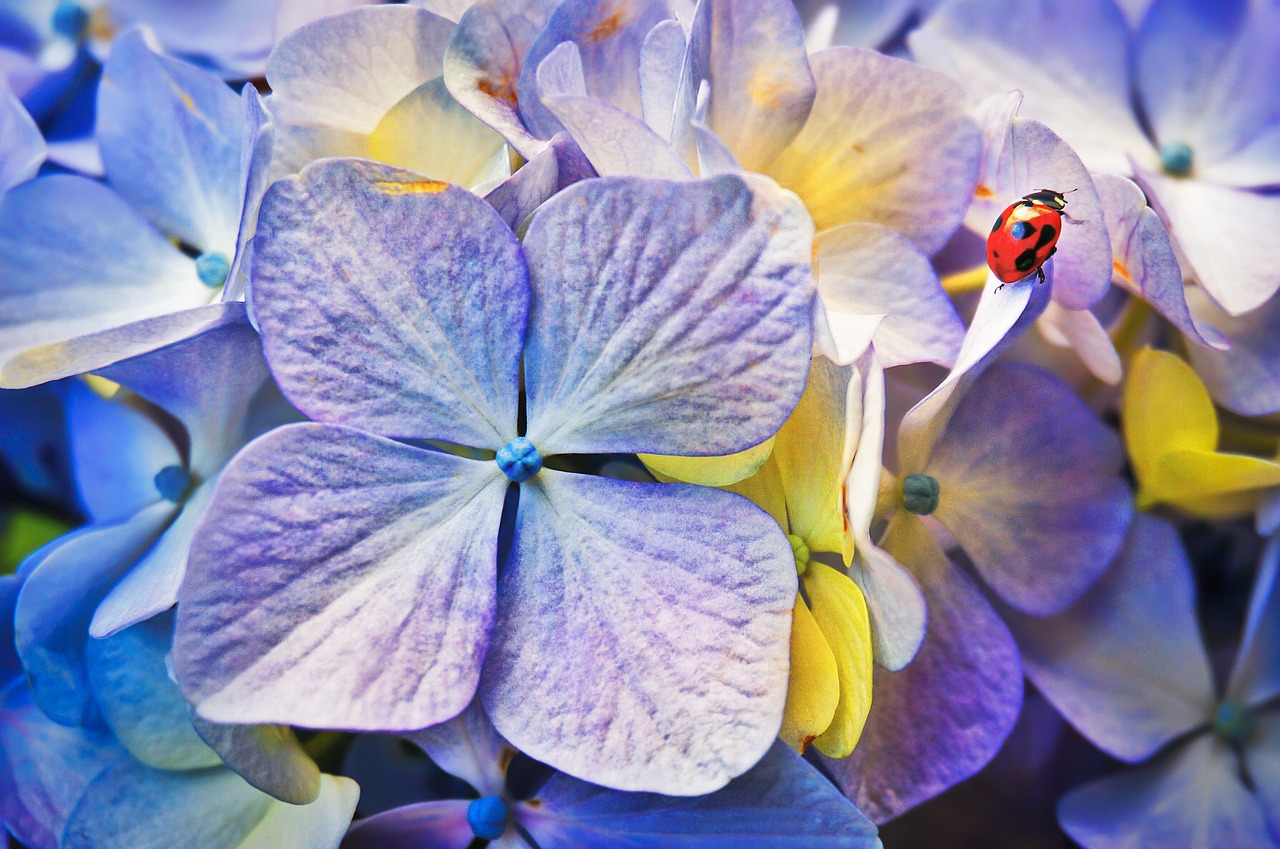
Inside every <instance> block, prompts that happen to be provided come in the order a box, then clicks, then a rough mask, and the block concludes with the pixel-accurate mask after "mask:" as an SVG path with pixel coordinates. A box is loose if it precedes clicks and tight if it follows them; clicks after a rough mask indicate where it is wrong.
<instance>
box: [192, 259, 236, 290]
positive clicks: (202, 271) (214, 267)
mask: <svg viewBox="0 0 1280 849" xmlns="http://www.w3.org/2000/svg"><path fill="white" fill-rule="evenodd" d="M230 273H231V260H229V259H227V256H226V254H219V253H207V254H200V256H198V257H196V274H197V275H199V277H200V282H201V283H203V284H204V285H206V286H208V287H209V288H210V289H216V288H218V287H219V286H221V285H222V284H223V283H226V282H227V275H228V274H230Z"/></svg>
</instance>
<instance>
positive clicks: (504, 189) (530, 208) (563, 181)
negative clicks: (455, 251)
mask: <svg viewBox="0 0 1280 849" xmlns="http://www.w3.org/2000/svg"><path fill="white" fill-rule="evenodd" d="M579 169H585V170H587V171H590V170H591V165H590V164H589V163H587V162H586V160H585V159H584V158H583V154H582V151H581V150H579V149H578V147H577V145H576V144H575V143H574V141H573V139H572V138H570V137H569V134H568V133H561V134H559V135H557V136H556V137H555V138H553V139H552V140H551V141H550V142H548V143H547V145H546V147H545V148H544V149H543V150H542V152H540V153H539V154H538V155H537V156H534V157H533V158H532V159H530V160H529V161H528V162H526V163H525V164H524V165H523V166H521V167H520V169H519V170H518V171H516V172H515V173H514V174H512V175H511V176H510V177H508V178H507V179H505V180H503V181H502V182H501V183H499V184H498V185H497V186H496V187H495V188H494V189H493V190H492V191H490V192H489V193H488V194H487V195H485V196H484V199H485V200H487V201H488V202H489V205H490V206H492V207H493V208H494V209H496V210H497V211H498V215H499V216H500V217H501V218H502V220H503V221H505V222H506V223H507V226H508V227H510V228H511V230H512V231H513V232H521V231H523V229H524V225H525V224H527V223H528V219H529V216H530V215H532V214H533V213H534V210H536V209H537V208H538V207H540V206H542V204H544V203H546V202H547V201H548V200H549V199H550V198H551V196H552V195H554V194H555V193H556V192H557V191H559V190H560V189H562V188H564V187H565V186H567V185H570V184H571V183H574V182H577V180H579V179H581V178H582V176H585V175H581V176H580V175H579V174H578V173H576V172H577V171H578V170H579Z"/></svg>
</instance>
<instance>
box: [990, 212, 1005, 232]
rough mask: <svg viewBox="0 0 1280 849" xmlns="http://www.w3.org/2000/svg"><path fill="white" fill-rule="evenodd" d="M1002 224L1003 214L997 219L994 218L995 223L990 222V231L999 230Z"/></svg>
mask: <svg viewBox="0 0 1280 849" xmlns="http://www.w3.org/2000/svg"><path fill="white" fill-rule="evenodd" d="M1002 224H1004V216H1003V215H1001V216H1000V217H999V218H997V219H996V223H995V224H992V225H991V232H992V233H994V232H995V231H997V230H999V229H1000V227H1001V225H1002Z"/></svg>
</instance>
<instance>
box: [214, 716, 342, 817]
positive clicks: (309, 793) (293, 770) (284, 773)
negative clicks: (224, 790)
mask: <svg viewBox="0 0 1280 849" xmlns="http://www.w3.org/2000/svg"><path fill="white" fill-rule="evenodd" d="M189 715H190V718H191V724H192V725H193V726H194V727H195V730H196V733H197V734H199V735H200V739H201V740H203V741H204V742H205V743H207V744H209V747H210V748H211V749H213V750H214V751H215V752H217V753H218V757H219V758H221V759H222V763H225V764H226V765H227V766H228V767H230V768H231V769H233V770H234V771H235V772H236V773H237V774H238V775H239V776H240V777H241V778H243V779H244V780H245V781H247V782H249V783H250V784H252V785H253V786H254V787H256V788H258V789H259V790H261V791H262V792H263V793H266V794H268V795H270V796H274V797H275V798H277V799H279V800H280V801H282V802H288V803H290V804H293V805H309V804H311V803H312V802H314V801H315V800H316V799H317V798H318V797H319V795H320V790H321V787H322V786H323V779H322V777H321V775H320V769H319V767H317V766H316V762H315V761H313V760H312V759H311V756H310V755H308V754H307V752H306V750H305V749H303V748H302V744H301V743H300V742H298V737H297V735H296V734H294V733H293V729H292V728H290V727H289V726H287V725H216V724H214V723H212V722H205V721H204V720H203V719H201V718H200V717H199V716H198V715H196V714H194V713H190V712H189Z"/></svg>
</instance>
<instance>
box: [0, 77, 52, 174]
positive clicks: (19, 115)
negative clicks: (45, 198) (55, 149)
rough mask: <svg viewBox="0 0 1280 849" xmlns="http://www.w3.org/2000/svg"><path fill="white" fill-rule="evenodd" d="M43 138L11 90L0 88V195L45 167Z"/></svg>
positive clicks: (6, 87) (5, 87)
mask: <svg viewBox="0 0 1280 849" xmlns="http://www.w3.org/2000/svg"><path fill="white" fill-rule="evenodd" d="M44 155H45V143H44V136H42V135H40V128H39V127H37V126H36V122H35V121H34V120H32V118H31V116H30V115H29V114H27V110H26V109H24V108H23V106H22V101H21V100H19V99H18V97H17V95H15V94H14V93H13V92H12V91H11V90H10V89H9V87H8V86H4V87H2V88H0V194H3V193H4V192H7V191H9V189H11V188H13V187H14V186H16V185H18V184H19V183H22V182H25V181H27V180H30V179H31V178H32V177H34V176H35V175H36V172H37V171H39V170H40V166H41V165H42V164H43V163H44Z"/></svg>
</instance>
